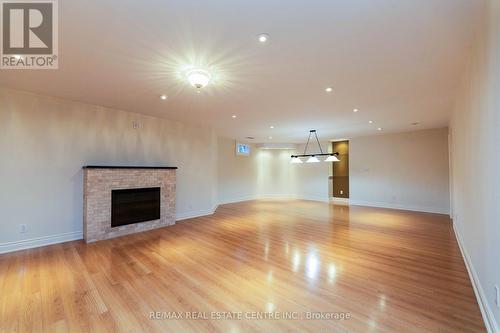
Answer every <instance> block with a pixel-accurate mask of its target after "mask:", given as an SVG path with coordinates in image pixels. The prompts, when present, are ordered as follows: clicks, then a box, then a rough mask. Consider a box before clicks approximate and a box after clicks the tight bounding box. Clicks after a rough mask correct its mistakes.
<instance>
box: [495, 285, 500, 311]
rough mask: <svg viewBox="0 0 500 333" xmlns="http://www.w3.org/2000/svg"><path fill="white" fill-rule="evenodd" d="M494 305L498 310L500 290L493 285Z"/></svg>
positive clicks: (499, 306)
mask: <svg viewBox="0 0 500 333" xmlns="http://www.w3.org/2000/svg"><path fill="white" fill-rule="evenodd" d="M495 304H496V305H497V308H500V289H499V288H498V286H497V285H495Z"/></svg>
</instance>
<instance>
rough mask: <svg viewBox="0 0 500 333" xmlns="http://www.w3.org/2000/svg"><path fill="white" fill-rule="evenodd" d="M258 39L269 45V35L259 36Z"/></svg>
mask: <svg viewBox="0 0 500 333" xmlns="http://www.w3.org/2000/svg"><path fill="white" fill-rule="evenodd" d="M257 39H258V40H259V42H261V43H267V42H268V41H269V34H258V35H257Z"/></svg>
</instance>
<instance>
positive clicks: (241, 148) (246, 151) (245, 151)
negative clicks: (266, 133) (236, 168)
mask: <svg viewBox="0 0 500 333" xmlns="http://www.w3.org/2000/svg"><path fill="white" fill-rule="evenodd" d="M236 155H238V156H249V155H250V146H249V145H247V144H244V143H239V142H236Z"/></svg>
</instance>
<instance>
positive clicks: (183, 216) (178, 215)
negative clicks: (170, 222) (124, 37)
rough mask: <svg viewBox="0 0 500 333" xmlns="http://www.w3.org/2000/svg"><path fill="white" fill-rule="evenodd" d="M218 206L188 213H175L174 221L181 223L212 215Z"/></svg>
mask: <svg viewBox="0 0 500 333" xmlns="http://www.w3.org/2000/svg"><path fill="white" fill-rule="evenodd" d="M217 207H218V205H215V206H214V207H212V208H209V209H199V210H192V211H189V212H184V213H176V214H175V221H182V220H187V219H194V218H195V217H201V216H207V215H212V214H213V213H215V210H216V209H217Z"/></svg>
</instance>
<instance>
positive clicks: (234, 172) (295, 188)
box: [218, 138, 331, 203]
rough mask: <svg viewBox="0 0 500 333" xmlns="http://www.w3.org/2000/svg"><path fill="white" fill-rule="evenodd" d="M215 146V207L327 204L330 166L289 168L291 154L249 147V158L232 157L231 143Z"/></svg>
mask: <svg viewBox="0 0 500 333" xmlns="http://www.w3.org/2000/svg"><path fill="white" fill-rule="evenodd" d="M218 142H219V144H218V160H219V163H218V170H219V177H218V181H219V183H218V193H219V203H228V202H236V201H242V200H251V199H257V198H302V199H309V200H324V201H326V200H328V176H329V175H330V172H331V164H330V163H316V164H307V165H305V164H301V165H296V164H290V155H292V154H295V153H296V152H295V151H294V150H285V149H283V150H282V149H258V148H256V146H255V145H250V146H251V150H252V153H251V155H250V156H249V157H243V156H236V155H235V140H233V139H228V138H219V140H218ZM322 146H323V148H326V147H327V146H328V143H323V145H322ZM301 149H303V147H299V149H298V150H301Z"/></svg>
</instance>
